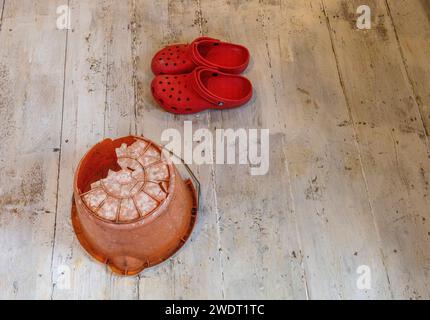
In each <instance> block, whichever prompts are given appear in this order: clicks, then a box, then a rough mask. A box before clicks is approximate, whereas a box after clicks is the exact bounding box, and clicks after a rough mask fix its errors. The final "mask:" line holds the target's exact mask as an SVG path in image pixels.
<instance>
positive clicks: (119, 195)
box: [72, 136, 198, 275]
mask: <svg viewBox="0 0 430 320" xmlns="http://www.w3.org/2000/svg"><path fill="white" fill-rule="evenodd" d="M197 206H198V205H197V194H196V190H195V188H194V186H193V184H192V182H191V180H190V179H188V180H183V179H182V177H181V175H180V174H179V172H178V170H177V168H176V167H175V166H174V165H173V164H172V163H171V162H169V161H168V159H167V157H165V156H164V154H163V152H162V148H161V147H159V146H158V145H156V144H154V143H152V142H151V141H150V140H147V139H145V138H142V137H135V136H129V137H125V138H120V139H115V140H111V139H106V140H104V141H102V142H100V143H99V144H97V145H95V146H94V147H92V148H91V149H90V150H89V151H88V152H87V154H86V155H85V156H84V157H83V158H82V160H81V161H80V163H79V165H78V168H77V170H76V173H75V179H74V205H73V207H72V222H73V227H74V230H75V233H76V235H77V237H78V239H79V241H80V243H81V245H82V246H83V247H84V248H85V249H86V251H87V252H88V253H89V254H90V255H91V256H93V257H94V258H95V259H97V260H98V261H100V262H102V263H105V264H107V265H108V266H109V267H110V268H111V269H112V271H113V272H115V273H118V274H121V275H135V274H137V273H139V272H141V271H142V270H143V269H145V268H148V267H151V266H154V265H156V264H159V263H161V262H163V261H164V260H166V259H168V258H169V257H171V256H172V255H173V254H174V253H175V252H177V251H178V250H179V249H180V248H181V247H182V245H183V244H184V243H185V242H186V240H187V239H188V237H189V236H190V234H191V232H192V230H193V227H194V224H195V222H196V218H197Z"/></svg>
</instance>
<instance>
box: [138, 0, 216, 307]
mask: <svg viewBox="0 0 430 320" xmlns="http://www.w3.org/2000/svg"><path fill="white" fill-rule="evenodd" d="M199 16H200V8H199V6H198V3H196V2H195V1H188V0H187V1H165V0H162V1H153V2H152V3H151V4H150V3H149V2H148V1H136V2H135V18H134V21H135V25H134V26H135V29H134V37H133V38H134V40H135V41H134V43H133V46H134V54H135V62H136V65H135V72H136V74H135V80H136V84H135V85H136V115H137V121H136V124H137V132H138V134H142V135H144V136H146V137H148V138H150V139H153V140H154V141H156V142H159V143H161V141H160V139H161V133H162V131H163V130H164V129H167V128H173V129H177V130H179V132H181V134H183V127H184V121H193V128H194V130H197V129H199V128H201V127H203V128H205V127H207V126H208V120H209V118H208V113H207V112H205V113H201V114H199V115H195V116H175V115H173V114H169V113H167V112H165V111H164V110H163V109H161V108H160V107H159V106H157V104H156V103H155V101H154V100H153V98H152V94H151V89H150V86H149V83H150V82H151V81H152V78H153V74H152V72H151V68H150V61H151V59H152V57H153V55H154V54H155V52H156V51H157V50H159V49H160V48H162V47H163V46H164V45H166V44H168V43H187V42H190V41H192V40H193V39H194V38H195V37H198V36H199V35H200V32H201V30H200V27H201V22H200V18H199ZM154 26H158V27H154ZM191 169H192V170H193V171H194V172H195V173H196V175H197V176H198V178H199V179H200V181H201V182H202V190H201V195H202V197H201V201H200V204H201V206H200V208H199V218H198V223H197V225H196V227H195V231H194V233H193V235H192V237H191V239H190V242H189V243H187V245H186V246H185V247H184V248H183V249H182V250H181V251H180V252H179V253H178V254H177V255H176V256H175V257H174V258H173V259H171V260H170V261H168V262H166V263H164V264H163V265H160V266H158V267H155V268H153V269H151V270H147V271H146V272H144V273H143V274H142V275H141V277H140V286H139V288H140V290H139V296H140V298H141V299H159V298H171V299H221V298H223V297H224V296H223V283H222V270H221V266H220V260H219V259H220V252H219V247H218V245H219V238H218V220H217V216H216V214H215V208H216V198H215V194H214V192H213V183H212V180H211V178H212V167H211V166H209V165H204V166H194V165H193V166H191Z"/></svg>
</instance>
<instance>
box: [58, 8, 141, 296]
mask: <svg viewBox="0 0 430 320" xmlns="http://www.w3.org/2000/svg"><path fill="white" fill-rule="evenodd" d="M70 9H71V17H72V26H73V29H72V30H70V31H69V36H68V47H67V56H66V74H67V77H66V90H65V101H64V120H63V128H62V130H63V133H62V140H63V141H62V148H61V170H60V176H59V190H58V203H59V204H58V212H57V224H56V238H55V251H54V264H53V268H52V273H53V278H54V292H53V298H54V299H115V298H121V299H135V298H137V296H138V287H137V279H136V278H120V277H117V276H114V275H112V273H111V272H110V271H108V269H107V267H106V266H104V265H102V264H100V263H97V262H95V261H94V260H93V259H91V258H90V257H89V256H88V254H87V253H86V252H85V251H84V250H83V248H82V247H81V246H80V244H79V242H78V240H77V238H76V236H75V234H74V232H73V229H72V225H71V221H70V213H71V211H70V210H71V199H72V189H71V186H73V174H74V170H75V168H76V165H77V163H78V161H79V159H80V158H81V157H82V156H83V155H84V153H85V152H86V150H88V148H89V147H91V146H92V145H94V144H96V143H97V142H99V141H100V140H102V139H104V138H107V137H116V136H117V135H127V134H129V131H130V127H132V125H131V123H133V121H134V95H133V90H132V86H131V85H132V81H131V73H130V70H131V68H132V64H131V49H130V39H131V38H130V36H131V34H130V33H129V31H128V30H129V29H128V28H127V27H128V25H129V21H130V19H129V17H130V16H129V14H130V11H131V1H129V2H127V1H121V3H120V5H119V3H118V2H115V3H114V1H90V2H82V1H71V3H70ZM118 33H121V36H120V37H119V36H115V40H114V39H113V37H114V35H117V34H118ZM127 35H128V37H129V38H128V39H127ZM127 49H128V50H127ZM121 50H122V51H121ZM120 51H121V53H119V52H120ZM127 54H129V58H128V59H127V58H125V55H127ZM124 59H127V60H126V61H124ZM118 68H119V69H121V72H120V73H118V72H116V70H118ZM128 72H129V73H128ZM127 75H128V79H126V77H127ZM124 87H125V89H124ZM118 104H120V106H118ZM112 126H115V127H114V128H112ZM65 268H66V270H67V268H69V269H70V275H71V276H70V279H69V281H70V288H67V287H65V285H64V284H63V282H64V279H63V278H64V276H61V274H60V275H57V273H58V271H59V270H60V271H63V270H64V269H65ZM59 277H60V279H58V278H59ZM59 280H60V281H59ZM57 282H60V283H61V286H58V285H57Z"/></svg>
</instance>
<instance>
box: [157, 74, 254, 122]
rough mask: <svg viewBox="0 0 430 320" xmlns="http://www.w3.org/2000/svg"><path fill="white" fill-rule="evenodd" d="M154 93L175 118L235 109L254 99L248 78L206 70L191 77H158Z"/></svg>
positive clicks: (161, 104) (183, 75)
mask: <svg viewBox="0 0 430 320" xmlns="http://www.w3.org/2000/svg"><path fill="white" fill-rule="evenodd" d="M151 89H152V94H153V96H154V98H155V100H156V101H157V102H158V103H159V104H160V106H162V107H163V108H164V109H165V110H167V111H168V112H171V113H176V114H191V113H196V112H200V111H203V110H206V109H219V110H223V109H229V108H235V107H239V106H241V105H243V104H245V103H247V102H248V101H249V100H250V99H251V97H252V84H251V82H250V81H249V80H248V79H247V78H245V77H242V76H239V75H233V74H227V73H223V72H220V71H218V70H215V69H210V68H205V67H197V68H196V69H194V71H193V72H191V73H188V74H182V75H159V76H156V77H155V78H154V80H153V81H152V83H151Z"/></svg>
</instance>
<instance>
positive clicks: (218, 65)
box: [151, 37, 250, 75]
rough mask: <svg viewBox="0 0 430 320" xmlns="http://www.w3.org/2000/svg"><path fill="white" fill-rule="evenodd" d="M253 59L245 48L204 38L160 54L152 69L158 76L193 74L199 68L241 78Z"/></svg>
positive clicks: (153, 60) (167, 49)
mask: <svg viewBox="0 0 430 320" xmlns="http://www.w3.org/2000/svg"><path fill="white" fill-rule="evenodd" d="M249 56H250V55H249V51H248V49H247V48H245V47H244V46H241V45H238V44H234V43H229V42H222V41H220V40H217V39H213V38H209V37H200V38H197V39H196V40H194V41H193V42H192V43H190V44H174V45H170V46H167V47H165V48H164V49H162V50H160V51H158V52H157V53H156V54H155V56H154V58H153V59H152V64H151V67H152V71H153V72H154V74H156V75H160V74H183V73H189V72H191V71H193V69H194V68H196V67H197V66H204V67H208V68H212V69H217V70H219V71H221V72H224V73H232V74H239V73H242V72H243V71H244V70H245V69H246V67H247V66H248V64H249Z"/></svg>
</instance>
